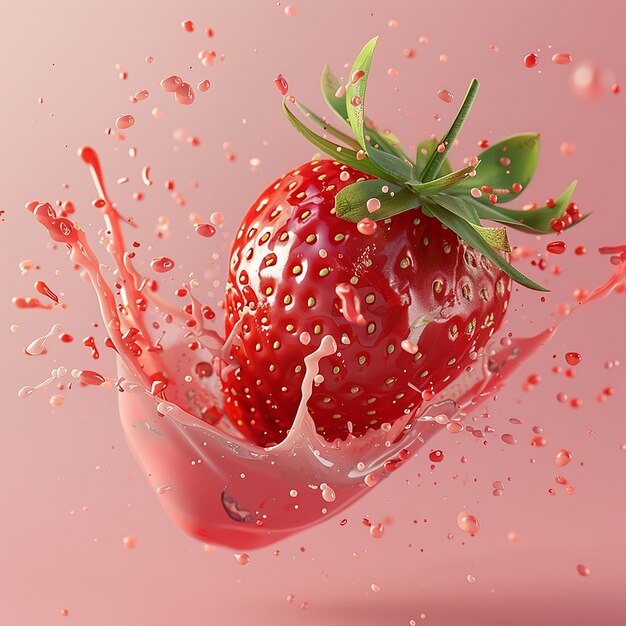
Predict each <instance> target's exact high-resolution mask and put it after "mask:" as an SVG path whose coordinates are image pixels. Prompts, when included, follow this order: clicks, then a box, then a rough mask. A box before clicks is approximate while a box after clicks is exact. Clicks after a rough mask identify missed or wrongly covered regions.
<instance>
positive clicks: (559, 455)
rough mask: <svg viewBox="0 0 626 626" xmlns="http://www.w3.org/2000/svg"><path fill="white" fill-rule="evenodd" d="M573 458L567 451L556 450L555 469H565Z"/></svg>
mask: <svg viewBox="0 0 626 626" xmlns="http://www.w3.org/2000/svg"><path fill="white" fill-rule="evenodd" d="M573 458H574V455H573V454H572V453H571V452H570V451H569V450H563V449H561V450H557V451H556V453H555V454H554V463H555V465H556V466H557V467H565V466H566V465H568V464H569V463H570V462H571V461H572V459H573Z"/></svg>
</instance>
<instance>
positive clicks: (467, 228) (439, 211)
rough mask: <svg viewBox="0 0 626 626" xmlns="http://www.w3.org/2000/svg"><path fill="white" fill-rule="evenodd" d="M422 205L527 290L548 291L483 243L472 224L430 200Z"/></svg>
mask: <svg viewBox="0 0 626 626" xmlns="http://www.w3.org/2000/svg"><path fill="white" fill-rule="evenodd" d="M423 203H424V205H426V206H427V208H428V210H429V212H430V213H431V214H432V215H433V216H434V217H436V218H437V219H438V220H439V221H440V222H441V223H442V224H445V225H446V226H447V227H448V228H449V229H450V230H452V231H454V232H455V233H456V234H457V235H458V236H459V237H460V238H461V239H463V241H465V243H467V244H468V245H470V246H472V248H474V249H475V250H478V252H481V253H482V254H484V255H485V256H486V257H487V258H488V259H489V260H490V261H491V262H492V263H493V264H494V265H496V266H497V267H499V268H500V269H501V270H502V271H504V272H506V274H507V275H508V276H510V277H511V278H512V279H513V280H514V281H516V282H518V283H520V285H523V286H524V287H528V288H529V289H534V290H536V291H548V290H547V289H546V288H545V287H542V286H541V285H539V284H537V283H536V282H534V281H533V280H531V279H530V278H528V277H527V276H524V274H522V273H521V272H520V271H519V270H517V269H516V268H515V267H513V266H512V265H511V264H510V263H509V262H508V261H507V260H506V259H505V258H504V257H502V255H501V254H500V253H499V252H497V251H496V250H494V249H493V248H492V247H491V246H490V245H489V243H488V242H487V241H485V239H484V238H483V237H482V236H481V234H480V233H479V232H477V231H476V230H475V229H474V228H473V225H472V224H469V223H468V222H467V221H465V220H464V219H463V218H462V217H459V216H458V215H455V214H454V213H451V212H450V211H448V210H446V209H444V208H443V207H441V206H439V205H437V204H436V203H435V202H433V201H432V199H427V198H424V199H423Z"/></svg>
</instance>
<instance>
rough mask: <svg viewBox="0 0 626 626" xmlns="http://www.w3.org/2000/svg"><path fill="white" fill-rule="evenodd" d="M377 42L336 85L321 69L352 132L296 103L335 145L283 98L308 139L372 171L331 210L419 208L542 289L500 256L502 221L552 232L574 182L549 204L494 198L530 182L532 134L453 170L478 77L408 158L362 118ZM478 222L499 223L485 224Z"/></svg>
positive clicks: (535, 150) (381, 212)
mask: <svg viewBox="0 0 626 626" xmlns="http://www.w3.org/2000/svg"><path fill="white" fill-rule="evenodd" d="M377 41H378V37H374V38H373V39H371V40H370V41H368V42H367V43H366V44H365V46H364V47H363V49H362V50H361V52H360V53H359V55H358V56H357V58H356V61H355V62H354V65H353V66H352V72H351V74H350V78H351V80H350V82H349V84H348V85H347V86H345V87H342V85H341V84H340V82H339V80H338V79H337V78H336V77H335V76H334V75H333V73H332V72H331V70H330V68H329V67H328V66H326V67H325V68H324V71H323V72H322V94H323V96H324V100H325V101H326V103H327V104H328V106H329V107H330V109H331V110H332V111H333V112H334V113H335V114H336V116H337V117H338V118H339V119H340V120H341V121H342V123H343V124H346V125H347V126H348V128H349V129H350V130H351V131H352V134H349V133H347V132H344V131H343V130H340V129H338V128H336V127H334V126H332V125H331V124H330V123H329V122H328V121H327V120H326V119H324V118H321V117H319V116H318V115H316V114H315V113H313V111H311V110H310V109H308V108H307V107H306V106H304V105H303V104H301V103H297V107H298V108H299V110H300V111H301V112H302V113H303V114H304V116H305V117H307V118H308V119H309V120H311V121H312V122H314V123H315V124H317V125H318V126H320V127H321V128H323V130H324V132H325V135H326V136H331V137H333V138H334V139H336V140H338V141H339V142H340V143H335V142H334V141H331V140H329V139H326V137H322V136H320V135H317V134H316V133H314V132H313V131H312V130H310V129H309V128H308V127H307V126H305V125H304V124H303V123H302V122H301V121H300V120H299V119H298V118H297V117H296V116H295V115H294V114H293V113H292V112H291V110H290V109H289V108H288V106H287V103H288V101H289V100H290V98H285V99H283V111H284V113H285V115H286V116H287V119H288V120H289V121H290V122H291V124H292V125H293V126H294V127H295V128H296V130H297V131H298V132H300V133H301V134H302V135H304V136H305V137H306V138H307V139H308V140H309V141H310V142H311V143H312V144H313V145H315V146H316V147H317V148H318V149H319V150H321V151H322V152H325V153H326V154H328V155H329V156H331V157H332V158H333V159H334V160H336V161H338V162H339V163H343V164H344V165H348V166H349V167H352V168H354V169H357V170H360V171H361V172H365V173H367V174H370V175H372V176H375V177H376V178H375V179H372V180H359V181H357V182H354V183H352V184H350V185H348V186H346V187H344V188H343V189H342V190H341V191H340V192H339V193H338V194H337V196H336V199H335V211H336V213H337V216H338V217H340V218H341V219H345V220H348V221H350V222H358V221H360V220H362V219H364V218H369V219H372V220H376V221H378V220H382V219H386V218H389V217H392V216H394V215H398V214H399V213H403V212H405V211H410V210H414V209H415V208H417V207H421V209H422V212H423V213H424V214H425V215H427V216H430V217H434V218H436V219H438V220H439V221H440V222H441V223H442V224H444V225H445V226H446V227H448V228H450V229H451V230H452V231H454V232H455V233H456V234H457V235H458V236H459V237H460V238H461V239H463V240H464V241H465V242H466V243H467V244H468V245H470V246H472V247H473V248H475V249H476V250H478V251H479V252H481V253H482V254H484V255H485V256H486V257H487V258H488V259H489V260H490V261H492V262H493V263H494V264H495V265H497V266H498V267H499V268H501V269H502V270H503V271H505V272H506V273H507V274H508V275H509V276H510V277H511V278H512V279H513V280H515V281H516V282H518V283H520V284H521V285H524V286H525V287H529V288H531V289H536V290H538V291H547V290H546V289H544V288H543V287H541V286H540V285H538V284H537V283H535V282H534V281H532V280H530V279H529V278H528V277H526V276H524V275H523V274H522V273H521V272H519V271H518V270H516V269H515V268H514V267H513V266H512V265H511V264H510V263H509V262H508V261H507V260H506V259H505V258H504V257H503V256H502V254H501V252H509V251H510V249H511V248H510V246H509V242H508V238H507V231H506V226H510V227H512V228H515V229H518V230H522V231H525V232H530V233H536V234H537V233H539V234H547V233H554V229H553V228H552V224H553V223H554V222H553V220H560V218H562V217H563V215H564V214H565V210H566V209H567V207H568V205H569V203H570V198H571V196H572V193H573V191H574V188H575V186H576V182H575V181H574V182H572V183H571V184H570V185H569V186H568V187H567V189H566V190H565V191H564V192H563V194H561V196H559V198H557V199H556V200H555V201H553V202H550V206H545V207H541V208H534V209H532V210H524V211H520V210H514V209H507V208H505V207H502V206H500V205H499V204H498V203H506V202H510V201H511V200H514V199H516V198H517V197H518V196H519V195H520V193H521V192H522V191H523V190H524V189H525V188H526V186H527V185H528V183H529V182H530V180H531V178H532V176H533V174H534V172H535V169H536V167H537V162H538V160H539V135H538V134H536V133H522V134H519V135H513V136H511V137H507V138H506V139H503V140H502V141H500V142H498V143H496V144H494V145H492V146H490V147H489V148H487V149H486V150H484V151H483V152H482V153H481V154H479V155H478V158H477V159H474V161H475V162H474V161H470V164H469V165H467V166H466V167H464V168H462V169H459V170H456V171H453V170H452V168H451V167H450V164H449V162H448V160H447V153H448V150H449V149H450V148H451V147H452V146H453V145H454V142H455V140H456V138H457V136H458V134H459V133H460V131H461V128H462V126H463V123H464V122H465V120H466V118H467V116H468V115H469V112H470V109H471V107H472V104H473V102H474V100H475V98H476V94H477V93H478V88H479V84H478V81H477V80H476V79H473V80H472V81H471V83H470V86H469V88H468V90H467V94H466V95H465V98H464V100H463V103H462V104H461V107H460V109H459V112H458V114H457V116H456V117H455V119H454V121H453V123H452V126H451V127H450V130H448V132H447V133H446V134H445V135H444V137H443V139H442V140H441V141H435V140H434V139H427V140H425V141H422V142H421V143H420V144H419V145H418V146H417V149H416V154H415V160H414V161H412V160H411V159H410V158H409V157H408V155H407V154H406V152H405V151H404V150H403V148H402V146H401V145H400V142H399V141H398V139H397V138H396V137H395V136H394V135H392V134H391V133H387V132H385V133H381V132H379V131H378V130H377V129H376V127H375V125H374V124H373V123H372V122H371V121H370V120H369V119H368V118H367V117H366V116H365V92H366V88H367V80H368V76H369V72H370V65H371V61H372V57H373V55H374V50H375V48H376V43H377ZM291 100H292V99H291ZM292 101H293V100H292ZM372 199H373V200H374V203H373V204H374V206H379V208H377V209H376V210H374V211H373V212H370V209H369V208H368V201H371V200H372ZM376 201H377V202H376ZM371 206H372V203H371V202H370V207H371ZM582 217H583V218H584V217H586V216H582ZM481 220H489V221H492V222H498V223H500V224H502V225H503V226H496V227H487V226H483V225H482V223H481ZM578 221H580V218H579V219H578ZM565 227H566V228H567V226H565Z"/></svg>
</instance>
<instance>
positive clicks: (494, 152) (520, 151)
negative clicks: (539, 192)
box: [454, 133, 539, 205]
mask: <svg viewBox="0 0 626 626" xmlns="http://www.w3.org/2000/svg"><path fill="white" fill-rule="evenodd" d="M479 158H480V167H479V168H478V170H477V171H476V176H474V177H473V178H472V179H471V180H466V181H465V182H464V183H462V184H460V185H459V186H458V187H457V188H456V189H455V190H454V191H455V193H469V191H470V190H471V189H472V188H473V187H477V188H478V189H480V188H481V187H482V186H483V185H487V186H488V187H491V188H492V189H493V193H494V194H496V195H497V196H498V200H499V201H500V202H510V201H511V200H514V199H515V198H517V196H519V194H520V193H521V192H522V191H523V190H524V189H525V188H526V187H527V186H528V183H529V182H530V180H531V178H532V177H533V174H534V173H535V169H536V167H537V163H538V161H539V135H538V134H537V133H521V134H519V135H513V136H511V137H507V138H506V139H503V140H502V141H499V142H498V143H496V144H494V145H493V146H491V147H489V148H487V149H486V150H484V151H483V152H481V153H480V155H479ZM513 183H518V184H520V185H521V189H520V190H519V191H517V192H515V191H514V190H513ZM505 192H506V193H505ZM477 200H478V202H480V203H482V204H485V205H487V204H491V203H490V201H489V198H488V195H483V196H482V197H480V198H477Z"/></svg>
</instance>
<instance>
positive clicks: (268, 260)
mask: <svg viewBox="0 0 626 626" xmlns="http://www.w3.org/2000/svg"><path fill="white" fill-rule="evenodd" d="M375 44H376V40H375V39H374V40H372V41H370V42H369V43H368V44H367V45H366V46H365V47H364V48H363V50H362V51H361V53H360V55H359V56H358V58H357V60H356V61H355V64H354V67H353V70H352V74H351V76H352V77H353V80H352V81H351V82H350V84H348V85H347V87H345V88H341V87H340V85H339V82H338V81H337V79H336V78H335V77H334V76H333V75H332V73H331V72H330V70H329V69H328V68H326V69H325V70H324V74H323V77H322V86H323V92H324V96H325V99H326V101H327V102H328V104H329V105H330V107H331V109H332V110H333V111H334V112H335V113H336V114H337V115H338V117H339V118H341V119H342V120H343V121H344V122H347V123H348V124H349V126H350V127H351V129H352V131H353V133H354V137H352V136H350V135H348V134H346V133H344V132H343V131H341V130H338V129H336V128H333V127H332V126H330V125H329V124H328V123H327V122H326V121H324V120H322V119H321V118H320V117H318V116H316V115H315V114H314V113H312V112H311V111H310V110H309V109H307V108H306V107H304V106H303V105H300V104H298V106H299V108H300V110H301V111H303V112H304V114H305V115H306V116H307V117H308V118H309V119H311V120H312V121H314V122H316V123H318V124H319V125H320V126H322V127H323V128H324V130H325V133H326V134H330V135H333V136H334V137H336V138H337V139H339V140H340V141H341V142H342V144H343V145H341V146H340V145H338V144H335V143H333V142H331V141H329V140H327V139H325V138H323V137H321V136H318V135H316V134H315V133H313V131H311V130H309V129H308V128H307V127H305V126H304V125H303V124H302V123H301V122H299V121H298V119H297V118H296V117H295V116H294V115H293V113H292V112H291V111H290V110H289V108H288V107H287V102H289V101H294V100H293V98H291V97H288V98H286V100H285V101H284V102H283V108H284V111H285V113H286V115H287V117H288V119H289V121H290V122H291V123H292V124H293V125H294V126H295V127H296V128H297V130H299V131H300V132H301V133H302V134H303V135H305V136H306V137H307V138H308V139H309V140H310V141H312V142H313V143H314V144H315V145H316V146H317V147H318V148H320V149H321V150H322V151H324V152H326V153H327V154H329V155H330V156H331V157H332V160H330V159H323V160H322V159H315V160H312V161H310V162H308V163H305V164H303V165H301V166H300V167H298V168H296V169H295V170H293V171H291V172H289V173H287V174H285V175H283V176H282V177H281V178H280V179H278V180H277V181H276V182H275V183H273V184H272V185H270V186H269V187H268V188H267V189H266V190H265V191H264V192H263V193H262V194H261V195H260V196H259V198H258V199H257V201H256V202H255V203H254V204H253V205H252V207H251V208H250V210H249V211H248V213H247V214H246V216H245V217H244V219H243V222H242V224H241V227H240V228H239V230H238V232H237V235H236V237H235V240H234V242H233V246H232V250H231V260H230V267H229V276H228V284H227V289H226V300H225V302H226V321H225V326H226V328H225V331H226V336H227V337H230V339H229V341H228V343H227V349H226V355H225V358H226V361H227V364H228V366H227V367H226V368H224V370H223V373H222V380H223V390H224V394H225V399H226V403H225V407H226V412H227V415H228V416H229V418H230V420H231V421H232V422H233V423H234V424H235V426H236V427H237V428H238V429H239V430H240V431H241V432H242V433H244V434H245V435H246V436H247V437H248V438H249V439H251V440H252V441H254V442H256V443H258V444H261V445H266V446H267V445H271V444H275V443H278V442H280V441H281V440H282V439H283V438H284V437H285V435H286V433H287V432H288V430H289V428H290V427H291V424H292V421H293V418H294V416H295V413H296V409H297V406H298V404H299V402H300V398H301V389H300V386H301V383H302V379H303V376H304V357H305V356H306V355H307V354H309V353H310V352H312V351H313V350H314V349H315V348H316V347H317V346H319V343H320V341H321V339H322V337H323V336H324V335H331V336H332V337H334V338H335V340H336V343H337V353H336V354H334V355H333V356H331V357H328V358H326V359H324V360H323V361H322V362H321V363H320V375H321V378H319V379H318V382H319V384H318V385H317V386H316V387H315V389H314V391H313V395H312V396H311V399H310V401H309V403H308V408H309V412H310V414H311V416H312V417H313V419H314V421H315V425H316V428H317V431H318V432H319V433H320V434H321V435H322V436H323V437H324V438H326V439H327V440H329V441H332V440H334V439H336V438H341V439H344V438H346V437H347V436H348V435H349V434H350V433H351V434H353V435H355V436H359V435H363V434H364V433H365V432H366V431H367V430H368V429H369V428H379V427H381V425H382V424H384V423H389V424H390V423H393V422H394V421H396V420H397V419H399V418H401V417H403V416H405V415H407V414H408V413H410V412H413V411H416V410H417V409H419V407H420V405H421V404H422V403H423V402H424V400H426V399H428V398H429V397H432V395H433V394H434V393H437V392H439V391H441V390H443V389H444V388H445V387H446V385H448V384H449V383H450V382H452V381H453V380H454V379H455V378H457V377H458V376H459V374H460V373H461V372H463V371H464V370H465V369H466V368H468V367H470V366H472V364H473V362H474V360H475V359H476V356H477V354H478V353H479V352H480V351H481V349H483V348H484V346H485V344H486V343H487V341H488V339H489V338H490V337H491V335H492V334H493V333H494V332H495V330H496V329H497V328H498V327H499V325H500V323H501V322H502V319H503V316H504V313H505V311H506V308H507V305H508V301H509V296H510V286H511V278H513V279H514V280H516V281H517V282H519V283H521V284H524V285H526V286H528V287H531V288H534V289H542V288H541V287H539V285H537V284H535V283H533V282H532V281H531V280H530V279H528V278H526V277H525V276H523V275H522V274H521V273H520V272H518V271H517V270H515V269H514V268H513V267H512V266H511V265H510V264H509V263H508V262H507V260H506V259H505V258H504V257H503V256H502V254H501V252H502V251H504V252H508V251H509V247H508V241H507V237H506V231H505V229H504V228H503V227H492V228H487V227H484V226H482V224H481V219H488V220H492V221H499V222H501V223H504V224H507V225H510V226H513V227H515V228H518V229H521V230H525V231H529V232H535V233H545V232H552V228H551V225H550V223H551V221H552V220H555V219H558V218H560V217H561V216H562V215H563V214H564V212H565V209H566V207H567V205H568V203H569V198H570V196H571V193H572V191H573V186H570V187H569V188H568V189H567V190H566V192H565V193H564V194H563V195H562V196H561V197H560V198H558V199H557V200H556V201H551V202H550V206H546V207H543V208H540V209H535V210H533V211H515V210H511V209H505V208H503V207H500V206H498V205H497V201H498V199H499V200H500V201H501V202H502V201H505V202H506V201H509V200H511V199H514V198H516V197H517V195H519V193H520V192H521V191H522V189H523V188H524V187H526V186H527V184H528V182H529V181H530V178H531V176H532V173H533V171H534V167H535V165H536V161H537V157H538V150H539V144H538V136H537V135H535V134H528V133H527V134H522V135H516V136H513V137H509V138H508V139H505V140H504V141H503V142H500V143H498V144H495V145H493V146H492V147H491V148H488V149H487V150H485V151H484V152H483V153H482V154H481V155H480V157H479V159H480V160H478V159H472V160H470V161H469V164H468V165H467V166H466V167H465V168H463V169H460V170H458V171H456V172H453V171H451V168H450V166H449V165H448V163H447V161H446V152H447V149H448V147H450V146H452V144H453V142H454V140H455V138H456V135H457V134H458V132H459V130H460V126H461V124H462V122H463V120H464V119H465V117H466V116H467V113H468V111H469V108H470V107H471V104H472V102H473V99H474V97H475V95H476V91H477V88H478V83H477V82H476V81H475V80H474V81H473V82H472V84H471V86H470V89H469V91H468V94H467V96H466V99H465V101H464V103H463V105H462V106H461V109H460V111H459V114H458V115H457V118H456V119H455V122H454V123H453V125H452V128H451V129H450V131H449V132H448V133H447V135H446V136H444V138H443V139H442V141H441V142H439V143H437V142H434V141H426V142H422V143H421V144H420V145H419V146H418V149H417V152H416V159H415V162H413V161H411V160H410V159H409V158H408V157H407V155H406V154H405V153H404V151H403V150H402V148H401V147H400V146H399V144H398V141H397V140H396V139H395V137H393V136H392V135H390V134H382V133H379V132H378V131H377V130H376V129H375V127H374V126H373V125H372V124H371V122H369V120H367V119H366V118H365V114H364V99H365V87H366V82H367V77H368V74H369V67H370V62H371V57H372V54H373V51H374V47H375ZM342 92H345V95H344V93H342ZM340 94H341V97H339V95H340ZM503 155H506V157H503ZM493 196H497V197H496V199H495V200H494V197H493Z"/></svg>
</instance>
